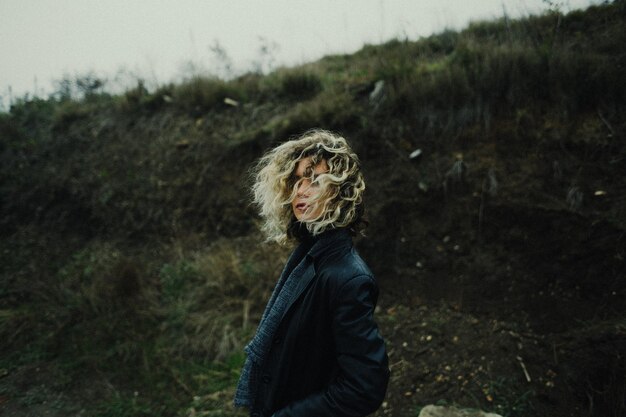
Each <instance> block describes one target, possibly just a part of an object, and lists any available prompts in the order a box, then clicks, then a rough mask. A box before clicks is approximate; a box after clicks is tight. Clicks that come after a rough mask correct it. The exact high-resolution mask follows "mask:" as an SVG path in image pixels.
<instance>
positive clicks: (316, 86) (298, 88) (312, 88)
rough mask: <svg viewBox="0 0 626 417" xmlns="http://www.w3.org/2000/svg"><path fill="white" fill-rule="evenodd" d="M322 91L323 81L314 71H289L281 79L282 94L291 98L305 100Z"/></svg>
mask: <svg viewBox="0 0 626 417" xmlns="http://www.w3.org/2000/svg"><path fill="white" fill-rule="evenodd" d="M320 91H322V81H321V80H320V78H319V77H318V76H317V75H315V74H312V73H309V72H304V71H295V72H288V73H287V74H285V75H283V76H282V77H281V80H280V94H281V96H283V97H287V98H291V99H299V100H305V99H308V98H311V97H313V96H315V95H316V94H317V93H319V92H320Z"/></svg>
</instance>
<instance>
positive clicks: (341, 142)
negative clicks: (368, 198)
mask: <svg viewBox="0 0 626 417" xmlns="http://www.w3.org/2000/svg"><path fill="white" fill-rule="evenodd" d="M308 157H310V158H311V165H310V167H309V169H307V170H306V171H305V176H304V177H303V178H300V179H297V178H296V177H295V171H296V168H297V166H298V162H300V161H301V160H303V159H305V158H308ZM322 161H326V164H327V165H328V171H326V172H323V173H320V174H319V175H315V174H314V172H313V169H312V168H311V167H316V166H317V165H318V164H320V163H321V162H322ZM252 175H253V177H254V185H253V186H252V199H253V202H254V203H255V204H256V205H257V206H258V207H259V212H260V215H261V217H262V218H263V220H264V223H263V225H262V229H263V231H264V232H265V234H266V236H267V240H274V241H276V242H278V243H281V244H284V243H286V242H287V241H288V240H289V239H290V238H292V237H294V234H293V233H292V230H293V229H294V226H295V225H296V224H297V220H296V218H295V215H294V214H293V210H292V207H291V202H292V201H293V199H294V198H295V197H296V193H297V189H298V186H299V185H300V183H301V182H302V181H303V179H304V178H307V179H309V180H310V181H312V183H313V184H316V185H317V186H318V190H319V192H317V193H316V195H314V196H313V197H312V198H311V206H315V205H317V204H321V205H322V210H321V211H320V212H319V215H317V216H315V217H312V218H307V219H306V220H302V221H301V223H302V225H304V226H306V229H307V230H308V232H309V233H310V234H311V235H313V236H316V235H319V234H320V233H322V232H324V231H326V230H329V229H334V228H339V227H348V228H351V229H352V231H353V232H354V231H355V230H356V226H357V225H358V224H359V223H361V222H362V216H363V204H362V203H363V191H364V190H365V181H364V180H363V174H362V173H361V168H360V163H359V159H358V157H357V155H356V154H355V153H354V152H353V151H352V149H351V148H350V146H349V145H348V143H347V142H346V140H345V139H344V138H343V137H341V136H339V135H337V134H334V133H332V132H329V131H326V130H321V129H316V130H310V131H308V132H306V133H304V134H303V135H302V136H300V137H298V138H296V139H293V140H289V141H287V142H284V143H283V144H281V145H279V146H277V147H276V148H274V149H272V150H270V151H269V152H267V153H266V154H265V155H263V156H262V157H261V158H260V159H259V161H258V163H257V164H256V166H255V167H254V168H253V171H252Z"/></svg>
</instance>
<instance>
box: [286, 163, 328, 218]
mask: <svg viewBox="0 0 626 417" xmlns="http://www.w3.org/2000/svg"><path fill="white" fill-rule="evenodd" d="M325 172H328V164H327V163H326V160H324V159H322V160H321V161H320V162H319V163H318V164H317V165H316V166H312V165H311V157H310V156H308V157H306V158H303V159H301V160H300V161H299V162H298V165H297V166H296V171H295V172H294V177H295V178H294V180H295V182H296V183H297V184H299V185H298V189H297V191H296V196H295V198H294V199H293V200H292V201H291V208H292V210H293V214H294V215H295V216H296V219H298V221H303V220H310V219H314V218H316V217H318V216H319V215H320V214H321V213H322V209H323V206H324V202H323V201H319V200H318V201H316V202H313V201H311V199H312V198H313V197H315V196H316V195H317V193H318V192H319V186H318V184H317V183H316V182H312V181H311V179H312V178H313V179H314V178H315V177H316V176H318V175H319V174H323V173H325ZM298 181H299V183H298Z"/></svg>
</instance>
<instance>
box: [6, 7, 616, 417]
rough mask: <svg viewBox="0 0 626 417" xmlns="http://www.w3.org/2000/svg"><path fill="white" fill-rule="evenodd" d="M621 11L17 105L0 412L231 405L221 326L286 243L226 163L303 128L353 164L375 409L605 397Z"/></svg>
mask: <svg viewBox="0 0 626 417" xmlns="http://www.w3.org/2000/svg"><path fill="white" fill-rule="evenodd" d="M625 18H626V3H625V2H624V1H615V2H613V3H611V4H606V5H603V6H596V7H592V8H590V9H588V10H586V11H576V12H572V13H570V14H568V15H565V16H563V15H560V14H558V13H550V14H546V15H544V16H538V17H529V18H526V19H521V20H509V19H506V18H503V19H500V20H497V21H489V22H477V23H473V24H471V25H470V26H469V27H468V28H466V29H465V30H463V31H461V32H452V31H447V32H443V33H440V34H438V35H434V36H431V37H428V38H424V39H421V40H419V41H415V42H412V41H400V40H397V41H392V42H389V43H387V44H384V45H379V46H367V47H365V48H363V49H362V50H361V51H359V52H357V53H355V54H353V55H341V56H328V57H325V58H323V59H321V60H320V61H317V62H314V63H310V64H307V65H303V66H300V67H297V68H284V69H280V70H277V71H275V72H273V73H271V74H269V75H265V76H264V75H259V74H246V75H244V76H241V77H239V78H237V79H234V80H232V81H228V82H227V81H223V80H220V79H216V78H212V77H210V76H206V77H203V76H197V77H194V78H191V79H188V80H187V81H185V82H184V83H181V84H174V85H164V86H162V87H160V88H159V89H158V90H156V91H148V90H147V89H146V88H145V87H144V86H143V84H142V83H141V82H139V83H138V85H137V87H136V88H134V89H131V90H129V91H127V92H126V93H125V94H123V95H110V94H108V93H106V92H102V91H101V90H100V89H97V88H93V89H85V90H84V93H85V94H84V97H82V98H81V99H80V100H78V99H74V98H72V97H71V96H68V95H67V94H59V95H57V96H55V97H53V98H49V99H33V100H21V101H19V102H17V103H15V104H14V105H13V106H12V107H11V109H10V112H9V113H6V114H0V212H1V217H0V235H1V236H2V240H1V242H0V246H1V247H0V265H1V266H0V283H1V285H0V337H1V338H2V339H3V340H4V342H3V343H2V344H1V345H0V352H1V355H0V410H2V411H3V415H4V414H6V415H11V416H35V415H37V416H38V415H44V413H48V415H51V416H68V415H76V416H78V415H95V416H174V415H177V416H198V415H204V416H230V415H237V414H236V413H237V412H236V411H234V410H233V409H232V407H231V405H230V400H231V396H232V389H233V384H234V383H235V381H236V380H237V377H238V372H239V369H240V366H241V363H242V360H243V356H242V346H243V345H244V343H245V342H246V341H247V340H248V338H249V337H250V336H251V334H252V332H253V331H254V328H255V325H256V323H257V320H258V318H259V315H260V313H261V311H262V308H263V306H264V303H265V300H266V299H267V298H268V296H269V292H270V291H271V288H272V285H273V282H274V280H275V279H276V277H277V275H278V273H279V272H280V268H281V263H282V261H284V259H285V256H286V255H287V253H288V251H289V248H280V247H276V246H272V245H269V244H262V243H261V240H262V237H261V236H260V234H259V232H258V224H257V223H258V218H257V217H256V214H255V213H254V210H253V209H252V208H251V207H250V206H249V203H248V201H249V198H248V187H249V185H250V184H249V178H248V174H247V169H248V168H249V166H250V165H251V163H252V162H253V161H254V160H255V159H256V158H258V157H259V156H260V155H261V154H262V153H263V151H264V150H265V149H268V148H269V147H271V146H273V145H275V144H277V143H280V142H281V141H284V140H286V139H288V138H289V137H290V136H292V135H295V134H299V133H302V132H303V131H305V130H306V129H309V128H312V127H323V128H326V129H331V130H335V131H338V132H340V133H342V134H343V135H344V136H345V137H346V138H348V140H350V142H351V143H352V144H353V146H354V148H355V150H356V151H357V153H358V154H359V155H360V157H361V159H362V162H363V166H364V170H365V174H366V181H367V185H368V191H367V194H366V206H367V213H368V218H369V220H370V223H371V226H370V228H369V229H368V232H367V235H368V236H367V237H366V238H360V239H359V240H358V241H357V246H358V248H359V250H360V251H361V253H362V255H363V257H364V258H365V259H366V260H367V261H368V263H369V264H370V265H371V267H372V269H373V270H374V272H375V273H376V275H377V278H378V280H379V283H380V286H381V300H380V303H379V307H380V308H379V311H378V321H379V323H380V326H381V331H382V332H383V335H384V336H385V337H386V339H387V342H388V348H389V351H390V359H391V363H392V380H391V385H390V388H389V392H388V395H387V400H386V403H385V407H384V409H381V410H380V411H379V412H378V414H377V415H381V416H382V415H386V416H390V415H393V416H401V417H403V416H417V414H418V413H419V409H420V408H421V407H422V406H424V405H426V404H428V403H437V402H439V403H453V404H458V405H460V406H463V407H476V408H482V409H486V410H492V411H494V412H498V413H500V414H502V415H505V416H524V415H538V416H554V415H562V416H580V415H591V416H624V415H626V404H625V403H624V398H626V362H625V360H624V355H623V352H625V351H626V319H625V317H626V315H625V314H626V305H625V304H624V302H623V300H624V297H625V296H626V281H624V278H625V277H626V263H625V258H626V235H625V229H626V198H625V196H626V145H625V144H626V142H625V141H624V128H625V123H626V118H625V117H624V110H625V107H626V83H625V81H624V76H623V74H624V68H626V54H625V52H626V51H625V48H626V47H625V46H624V45H626V31H624V30H623V27H624V23H625ZM375 91H376V93H374V92H375ZM417 150H419V151H420V152H419V156H417V157H414V158H411V157H410V155H411V154H412V153H414V151H417Z"/></svg>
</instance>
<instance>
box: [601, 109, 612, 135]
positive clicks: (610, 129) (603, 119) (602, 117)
mask: <svg viewBox="0 0 626 417" xmlns="http://www.w3.org/2000/svg"><path fill="white" fill-rule="evenodd" d="M598 117H600V120H602V123H604V125H605V126H606V128H607V129H609V132H611V136H614V135H615V131H614V130H613V128H612V127H611V124H610V123H609V122H608V120H606V119H605V118H604V116H602V112H601V111H600V109H598Z"/></svg>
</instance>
